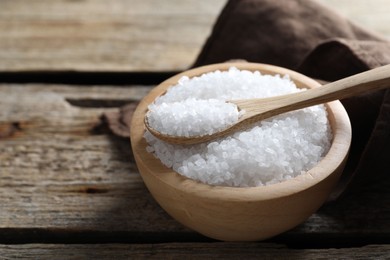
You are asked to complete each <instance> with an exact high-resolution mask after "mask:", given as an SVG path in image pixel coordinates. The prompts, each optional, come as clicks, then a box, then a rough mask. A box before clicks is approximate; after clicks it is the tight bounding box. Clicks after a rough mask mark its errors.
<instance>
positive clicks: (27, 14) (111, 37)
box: [0, 0, 390, 72]
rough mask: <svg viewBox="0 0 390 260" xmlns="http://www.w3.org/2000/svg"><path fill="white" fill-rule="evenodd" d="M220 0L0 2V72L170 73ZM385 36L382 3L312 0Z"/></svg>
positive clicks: (198, 43)
mask: <svg viewBox="0 0 390 260" xmlns="http://www.w3.org/2000/svg"><path fill="white" fill-rule="evenodd" d="M226 1H227V0H214V1H196V0H187V1H180V0H161V1H156V0H143V1H136V0H131V1H126V0H115V1H103V0H96V1H92V0H81V1H67V0H57V1H51V0H35V1H28V0H3V1H1V3H0V39H1V40H0V71H3V72H13V71H67V70H71V71H74V70H76V71H176V70H183V69H185V68H187V67H188V66H190V65H191V64H192V62H193V61H194V60H195V58H196V56H197V54H198V53H199V51H200V49H201V47H202V45H203V43H204V42H205V40H206V38H207V36H208V35H209V33H210V31H211V28H212V25H213V23H214V21H215V20H216V18H217V16H218V14H219V13H220V11H221V9H222V7H223V6H224V4H225V3H226ZM320 1H321V2H323V3H324V4H326V5H329V6H331V7H334V8H335V9H337V10H338V11H339V12H341V13H343V14H344V15H346V16H347V17H349V18H351V19H352V20H353V21H355V22H357V23H359V24H361V25H363V26H365V27H367V28H369V29H372V30H374V31H377V32H378V33H381V34H384V35H385V36H388V37H390V28H389V26H387V25H388V24H389V23H390V18H389V16H388V13H389V11H390V5H389V3H388V1H387V0H374V1H367V0H355V1H353V3H352V2H351V1H349V0H320Z"/></svg>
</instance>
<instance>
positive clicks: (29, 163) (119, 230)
mask: <svg viewBox="0 0 390 260" xmlns="http://www.w3.org/2000/svg"><path fill="white" fill-rule="evenodd" d="M149 89H150V87H142V86H134V87H132V86H128V87H127V88H124V87H113V86H99V87H93V86H78V87H76V86H66V85H49V84H47V85H39V84H26V85H7V84H2V85H0V101H1V102H0V201H1V204H0V239H1V240H2V242H12V241H14V242H15V241H19V242H20V241H25V242H29V243H31V242H34V241H35V242H39V241H41V242H42V241H53V240H55V241H57V242H61V241H62V242H64V241H67V242H73V243H74V242H75V241H76V242H77V241H79V242H91V241H104V242H109V241H137V242H142V241H144V242H151V241H154V242H169V241H200V240H206V239H205V238H202V237H201V236H200V235H197V234H196V233H194V232H192V231H190V230H188V229H186V228H184V227H183V226H182V225H180V224H179V223H177V222H176V221H174V220H173V219H172V218H171V217H170V216H168V215H167V214H166V213H165V212H164V211H163V210H162V209H161V208H160V207H159V206H158V205H157V203H156V202H155V201H154V199H153V198H152V197H151V195H150V193H149V192H148V191H147V189H146V188H145V186H144V184H143V181H142V180H141V178H140V176H139V174H138V170H137V169H136V166H135V163H134V159H133V156H132V153H131V151H130V144H129V141H128V140H127V139H120V138H116V137H114V136H112V135H110V134H109V133H107V131H105V130H104V128H101V127H96V125H98V124H99V122H100V120H99V116H100V115H101V113H102V112H103V111H111V110H113V109H115V108H102V107H104V106H105V100H107V101H108V102H112V101H113V100H120V101H123V100H133V99H139V98H140V97H141V96H143V95H144V94H145V93H146V92H147V91H148V90H149ZM105 97H106V98H105ZM69 98H71V99H72V100H77V99H80V100H88V102H90V101H91V100H92V101H96V102H95V103H94V104H95V107H75V106H72V105H70V104H69V103H68V102H67V101H66V100H67V99H69ZM99 104H100V105H101V106H100V105H99ZM389 185H390V176H375V178H372V180H371V181H370V182H368V183H365V184H364V185H363V186H362V189H361V190H359V191H358V192H357V193H356V194H349V196H347V197H345V198H343V199H341V200H338V201H337V202H335V203H332V204H327V205H325V206H324V207H322V209H321V210H320V211H319V212H317V213H316V214H314V215H312V216H311V217H310V218H309V219H308V220H307V221H306V222H305V223H303V224H302V225H300V226H299V227H297V228H295V229H294V230H291V231H289V232H287V233H284V234H283V235H281V236H279V237H277V238H275V239H276V240H278V241H283V242H284V243H289V242H292V243H297V244H300V245H304V244H307V243H314V244H321V245H323V244H324V243H336V244H339V243H340V244H344V243H352V244H353V243H374V242H379V241H381V242H383V241H384V240H385V241H386V238H387V240H389V237H390V208H389V207H384V206H383V205H389V204H390V190H389V189H388V187H389ZM388 242H390V241H388Z"/></svg>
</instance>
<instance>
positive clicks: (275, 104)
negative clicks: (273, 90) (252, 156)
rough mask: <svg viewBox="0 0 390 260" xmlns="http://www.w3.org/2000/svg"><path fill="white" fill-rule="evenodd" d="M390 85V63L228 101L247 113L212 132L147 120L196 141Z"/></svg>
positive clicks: (180, 139)
mask: <svg viewBox="0 0 390 260" xmlns="http://www.w3.org/2000/svg"><path fill="white" fill-rule="evenodd" d="M388 87H390V65H386V66H382V67H379V68H376V69H372V70H369V71H366V72H363V73H359V74H356V75H353V76H351V77H347V78H344V79H341V80H338V81H335V82H332V83H329V84H326V85H323V86H321V87H318V88H313V89H309V90H305V91H301V92H297V93H292V94H287V95H281V96H275V97H269V98H257V99H245V100H231V101H227V102H231V103H234V104H236V105H237V107H238V109H239V111H240V110H244V113H243V115H242V116H241V117H240V118H239V120H238V121H237V122H236V123H235V124H233V125H230V126H228V127H227V128H225V129H223V130H221V131H219V132H215V133H213V134H210V135H208V134H206V135H202V136H190V137H184V136H172V135H166V134H162V133H160V132H159V131H157V130H156V129H153V128H152V127H150V126H149V124H148V119H147V114H146V115H145V120H144V121H145V126H146V128H147V129H148V130H149V132H150V133H151V134H153V135H154V136H156V137H157V138H159V139H161V140H163V141H166V142H169V143H173V144H196V143H203V142H207V141H211V140H214V139H216V138H220V137H223V136H226V135H229V134H232V133H234V132H236V131H239V130H243V129H245V128H248V127H250V126H251V125H252V124H253V123H255V122H258V121H260V120H263V119H266V118H269V117H272V116H276V115H279V114H282V113H285V112H289V111H293V110H297V109H301V108H305V107H310V106H314V105H318V104H322V103H326V102H329V101H333V100H337V99H343V98H347V97H351V96H356V95H359V94H362V93H364V92H368V91H373V90H380V89H384V88H388Z"/></svg>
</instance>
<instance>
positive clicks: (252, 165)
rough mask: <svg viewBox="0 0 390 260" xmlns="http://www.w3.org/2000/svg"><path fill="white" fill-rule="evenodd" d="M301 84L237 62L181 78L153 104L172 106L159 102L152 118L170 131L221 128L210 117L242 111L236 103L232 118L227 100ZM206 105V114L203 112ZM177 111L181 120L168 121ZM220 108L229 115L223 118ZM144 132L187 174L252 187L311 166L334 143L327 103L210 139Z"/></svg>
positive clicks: (162, 155) (292, 88)
mask: <svg viewBox="0 0 390 260" xmlns="http://www.w3.org/2000/svg"><path fill="white" fill-rule="evenodd" d="M297 91H301V90H299V89H297V88H296V86H295V84H294V83H293V82H292V81H291V80H290V79H289V77H288V76H284V77H280V76H270V75H261V74H260V73H259V72H250V71H245V70H244V71H242V70H238V69H236V68H231V69H229V71H226V72H221V71H215V72H210V73H206V74H204V75H202V76H200V77H195V78H192V79H189V78H188V77H183V78H182V79H180V81H179V83H178V84H177V85H175V86H172V87H171V88H170V89H169V90H168V91H167V93H166V94H165V95H163V96H161V97H160V98H158V99H156V100H155V102H154V103H153V104H152V105H150V107H149V109H150V110H153V109H155V108H157V109H159V108H160V106H166V107H164V109H167V110H164V109H161V110H162V111H159V114H156V118H154V119H151V118H148V120H155V122H154V123H156V124H159V122H160V123H161V127H163V128H164V129H166V131H168V132H169V131H171V132H172V131H173V132H174V133H179V132H180V133H181V134H191V135H193V134H194V135H197V134H201V133H207V132H209V131H215V130H216V129H217V128H213V129H212V127H211V128H210V127H209V126H205V125H207V124H208V123H207V122H210V121H211V122H212V124H211V125H213V124H216V122H217V121H218V120H219V121H218V122H219V123H218V124H220V125H219V126H218V127H220V126H223V125H224V124H226V122H228V120H236V117H237V116H239V115H237V112H234V111H233V110H232V111H233V114H234V115H232V117H230V116H231V115H230V112H232V111H230V109H233V107H229V106H226V107H225V104H228V103H226V102H225V101H226V100H233V99H245V98H260V97H270V96H275V95H282V94H287V93H292V92H297ZM164 104H165V105H164ZM214 104H215V105H216V106H215V107H214ZM206 107H207V108H206ZM210 107H213V109H210ZM174 108H175V109H174ZM204 109H207V113H204V114H203V111H204ZM218 109H219V111H218ZM211 110H212V111H211ZM228 111H230V112H228ZM172 114H174V115H175V116H176V117H178V118H180V120H181V123H180V125H172V121H169V120H171V119H170V118H169V117H170V116H171V115H172ZM217 114H221V115H222V117H223V119H218V115H217ZM227 118H229V119H227ZM175 120H176V119H175ZM195 121H196V123H194V122H195ZM203 122H205V123H203ZM149 123H151V122H150V121H149ZM158 127H160V126H158ZM213 127H214V126H213ZM144 137H145V139H146V141H147V142H148V144H149V147H150V148H148V151H150V152H153V153H154V155H155V156H156V157H157V158H159V159H160V160H161V162H162V163H163V164H164V165H166V166H168V167H172V168H173V170H175V171H176V172H178V173H179V174H182V175H183V176H186V177H188V178H191V179H194V180H198V181H200V182H204V183H207V184H211V185H224V186H236V187H248V186H249V187H251V186H261V185H269V184H273V183H278V182H280V181H283V180H287V179H291V178H294V177H295V176H298V175H300V174H302V173H304V172H306V171H307V170H309V169H310V168H312V167H313V166H314V165H316V164H317V163H318V162H319V160H321V158H322V157H323V156H324V155H325V154H326V152H327V151H328V150H329V147H330V140H331V131H330V127H329V123H328V119H327V113H326V110H325V107H324V106H323V105H319V106H313V107H309V108H305V109H301V110H298V111H294V112H289V113H285V114H282V115H279V116H275V117H272V118H269V119H267V120H264V121H262V122H259V123H256V124H255V125H253V127H252V128H251V129H248V130H246V131H241V132H237V133H234V134H232V135H230V136H227V137H225V138H221V139H218V140H215V141H211V142H209V143H203V144H197V145H192V146H181V145H172V144H168V143H165V142H163V141H161V140H159V139H157V138H155V137H154V136H153V135H151V134H150V133H149V132H145V135H144Z"/></svg>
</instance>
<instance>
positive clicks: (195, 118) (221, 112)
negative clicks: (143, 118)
mask: <svg viewBox="0 0 390 260" xmlns="http://www.w3.org/2000/svg"><path fill="white" fill-rule="evenodd" d="M239 114H240V113H239V112H238V108H237V106H236V105H235V104H232V103H227V102H225V101H223V100H218V99H207V100H203V99H201V100H199V99H194V98H188V99H185V100H184V101H178V102H172V103H168V104H167V103H162V104H159V105H156V104H152V105H150V106H149V112H148V115H147V118H148V123H149V126H150V127H152V128H153V129H156V130H158V131H159V132H160V133H162V134H167V135H172V136H187V137H189V136H198V135H205V134H208V135H210V134H212V133H215V132H217V131H219V130H222V129H224V128H226V127H227V126H228V125H232V124H234V123H235V122H237V121H238V118H239Z"/></svg>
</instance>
